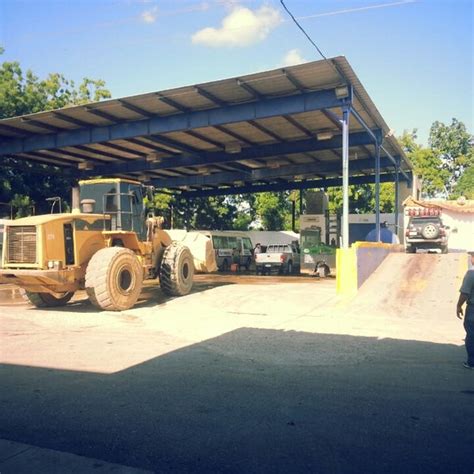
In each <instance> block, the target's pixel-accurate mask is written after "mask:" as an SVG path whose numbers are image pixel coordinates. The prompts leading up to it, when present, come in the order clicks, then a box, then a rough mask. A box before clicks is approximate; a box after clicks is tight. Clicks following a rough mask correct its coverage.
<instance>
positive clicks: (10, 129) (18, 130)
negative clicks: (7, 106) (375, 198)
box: [0, 123, 32, 136]
mask: <svg viewBox="0 0 474 474" xmlns="http://www.w3.org/2000/svg"><path fill="white" fill-rule="evenodd" d="M2 128H3V130H6V131H7V132H11V133H17V134H19V135H23V136H25V135H28V134H30V133H32V132H29V131H28V130H24V129H23V128H17V127H12V126H11V125H5V124H4V123H0V130H1V129H2Z"/></svg>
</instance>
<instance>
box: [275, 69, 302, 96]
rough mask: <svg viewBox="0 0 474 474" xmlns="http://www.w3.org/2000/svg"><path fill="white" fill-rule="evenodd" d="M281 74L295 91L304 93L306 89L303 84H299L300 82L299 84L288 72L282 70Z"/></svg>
mask: <svg viewBox="0 0 474 474" xmlns="http://www.w3.org/2000/svg"><path fill="white" fill-rule="evenodd" d="M281 72H282V73H283V75H284V76H285V77H286V78H287V79H288V81H290V82H291V84H292V85H293V86H294V87H295V88H296V89H298V90H299V91H300V92H305V90H306V89H305V87H304V86H303V84H301V82H299V81H298V80H297V79H296V78H295V77H294V76H293V75H292V74H290V72H289V71H288V70H286V69H282V70H281Z"/></svg>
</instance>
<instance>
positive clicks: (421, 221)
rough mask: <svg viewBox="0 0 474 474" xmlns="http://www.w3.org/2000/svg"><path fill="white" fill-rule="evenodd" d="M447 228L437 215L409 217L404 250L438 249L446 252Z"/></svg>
mask: <svg viewBox="0 0 474 474" xmlns="http://www.w3.org/2000/svg"><path fill="white" fill-rule="evenodd" d="M448 229H449V227H446V226H445V225H444V224H443V221H442V220H441V218H440V217H439V216H419V217H416V216H415V217H410V220H409V222H408V227H407V230H406V232H405V244H406V251H407V252H408V253H415V252H416V250H417V249H440V250H441V252H442V253H448V235H447V230H448Z"/></svg>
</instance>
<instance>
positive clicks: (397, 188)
mask: <svg viewBox="0 0 474 474" xmlns="http://www.w3.org/2000/svg"><path fill="white" fill-rule="evenodd" d="M399 169H400V158H397V164H396V165H395V206H394V209H395V233H396V234H397V236H398V237H399V235H398V228H399V225H400V222H399V216H398V214H399V212H400V210H399V208H398V207H399V206H398V202H399V200H400V173H399Z"/></svg>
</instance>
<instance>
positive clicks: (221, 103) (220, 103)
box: [194, 86, 227, 107]
mask: <svg viewBox="0 0 474 474" xmlns="http://www.w3.org/2000/svg"><path fill="white" fill-rule="evenodd" d="M194 91H195V92H197V93H198V94H199V95H201V96H203V97H205V98H206V99H207V100H208V101H210V102H212V103H213V104H215V105H218V106H220V107H225V106H226V105H227V102H224V101H223V100H222V99H219V97H216V96H215V95H214V94H211V93H210V92H209V91H207V90H205V89H203V88H202V87H199V86H194Z"/></svg>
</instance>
